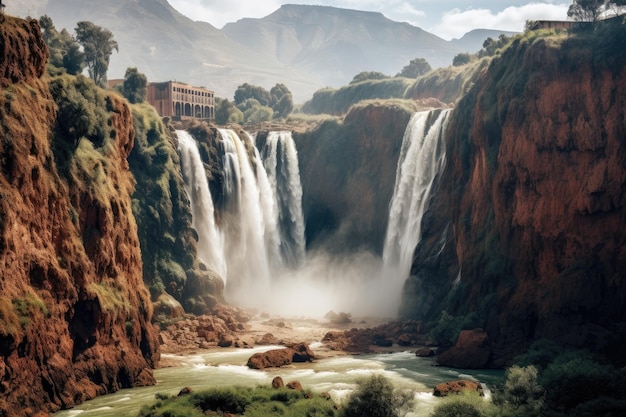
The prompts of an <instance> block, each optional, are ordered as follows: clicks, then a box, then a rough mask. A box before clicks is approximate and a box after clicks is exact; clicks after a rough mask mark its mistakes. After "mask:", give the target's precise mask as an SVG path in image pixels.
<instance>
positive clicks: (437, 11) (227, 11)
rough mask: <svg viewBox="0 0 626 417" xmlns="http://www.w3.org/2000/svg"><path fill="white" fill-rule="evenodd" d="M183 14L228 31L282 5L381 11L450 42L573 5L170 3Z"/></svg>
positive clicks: (319, 0)
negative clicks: (475, 31) (227, 27)
mask: <svg viewBox="0 0 626 417" xmlns="http://www.w3.org/2000/svg"><path fill="white" fill-rule="evenodd" d="M168 1H169V3H170V4H171V5H172V6H173V7H174V8H175V9H177V10H178V11H179V12H181V13H183V14H184V15H186V16H188V17H190V18H191V19H193V20H201V21H205V22H208V23H210V24H212V25H213V26H215V27H217V28H220V29H221V28H222V27H223V26H224V25H225V24H226V23H229V22H236V21H237V20H239V19H242V18H244V17H252V18H261V17H264V16H267V15H269V14H271V13H272V12H274V11H275V10H277V9H278V8H279V7H280V6H281V4H288V3H290V4H313V5H321V6H334V7H341V8H345V9H356V10H364V11H373V12H381V13H382V14H384V15H385V16H386V17H387V18H389V19H391V20H395V21H398V22H408V23H410V24H412V25H414V26H418V27H420V28H422V29H424V30H426V31H428V32H431V33H434V34H435V35H438V36H440V37H442V38H444V39H446V40H450V39H452V38H460V37H461V36H463V35H464V34H465V33H467V32H469V31H470V30H472V29H498V30H505V31H514V32H522V31H523V30H524V23H525V22H526V20H565V19H567V9H568V7H569V5H570V4H572V1H571V0H570V1H564V0H541V1H540V0H536V1H532V0H531V1H529V0H517V1H516V0H469V1H464V0H312V1H310V2H306V1H304V2H302V1H298V0H291V1H289V0H262V1H260V0H168Z"/></svg>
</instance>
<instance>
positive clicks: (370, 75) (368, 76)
mask: <svg viewBox="0 0 626 417" xmlns="http://www.w3.org/2000/svg"><path fill="white" fill-rule="evenodd" d="M387 78H389V76H387V75H385V74H383V73H382V72H378V71H363V72H359V73H358V74H357V75H355V76H354V78H352V81H350V84H356V83H360V82H361V81H368V80H384V79H387Z"/></svg>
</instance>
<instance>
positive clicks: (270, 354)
mask: <svg viewBox="0 0 626 417" xmlns="http://www.w3.org/2000/svg"><path fill="white" fill-rule="evenodd" d="M293 353H294V350H293V349H289V348H285V349H272V350H268V351H267V352H259V353H255V354H254V355H252V356H251V357H250V358H249V359H248V363H247V366H248V368H251V369H265V368H279V367H281V366H285V365H289V364H290V363H291V362H292V361H293Z"/></svg>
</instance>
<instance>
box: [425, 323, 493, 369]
mask: <svg viewBox="0 0 626 417" xmlns="http://www.w3.org/2000/svg"><path fill="white" fill-rule="evenodd" d="M490 359H491V350H490V347H489V336H488V335H487V333H486V332H485V331H484V330H483V329H474V330H463V331H462V332H461V333H460V334H459V338H458V339H457V341H456V344H455V345H454V346H453V347H451V348H450V349H448V350H446V351H445V352H443V353H442V354H440V355H439V356H438V357H437V363H438V364H440V365H445V366H450V367H452V368H461V369H481V368H485V367H487V365H488V364H489V360H490Z"/></svg>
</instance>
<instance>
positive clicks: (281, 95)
mask: <svg viewBox="0 0 626 417" xmlns="http://www.w3.org/2000/svg"><path fill="white" fill-rule="evenodd" d="M270 104H271V107H272V110H273V112H274V116H273V117H274V119H279V118H283V117H287V116H289V114H290V113H291V112H292V111H293V96H292V95H291V91H289V88H287V86H286V85H285V84H276V85H275V86H274V87H272V89H271V90H270Z"/></svg>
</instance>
